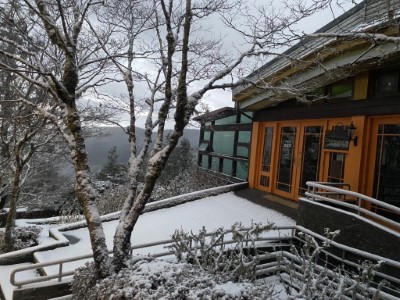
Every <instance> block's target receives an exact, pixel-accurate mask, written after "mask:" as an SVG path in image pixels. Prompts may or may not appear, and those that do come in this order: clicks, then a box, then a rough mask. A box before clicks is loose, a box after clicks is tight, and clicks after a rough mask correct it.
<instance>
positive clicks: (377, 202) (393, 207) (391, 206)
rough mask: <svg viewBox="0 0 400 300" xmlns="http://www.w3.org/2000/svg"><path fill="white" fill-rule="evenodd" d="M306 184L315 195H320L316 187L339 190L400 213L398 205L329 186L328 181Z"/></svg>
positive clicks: (341, 192) (308, 182)
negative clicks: (316, 191)
mask: <svg viewBox="0 0 400 300" xmlns="http://www.w3.org/2000/svg"><path fill="white" fill-rule="evenodd" d="M306 184H307V185H308V186H309V187H312V188H313V192H314V193H313V195H315V196H318V193H315V188H319V189H323V190H328V191H329V190H330V191H332V192H337V193H338V194H344V195H348V196H353V197H356V198H358V199H361V200H365V201H368V202H370V203H373V204H377V205H379V206H381V207H383V208H386V209H388V210H392V211H394V212H396V213H398V214H400V208H399V207H397V206H394V205H391V204H388V203H386V202H383V201H380V200H377V199H375V198H372V197H369V196H366V195H363V194H360V193H357V192H353V191H347V190H343V189H340V188H336V187H333V186H329V185H328V184H329V183H326V182H316V181H307V183H306Z"/></svg>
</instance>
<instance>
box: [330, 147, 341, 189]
mask: <svg viewBox="0 0 400 300" xmlns="http://www.w3.org/2000/svg"><path fill="white" fill-rule="evenodd" d="M344 163H345V154H344V153H336V152H331V153H330V159H329V170H328V182H343V181H344Z"/></svg>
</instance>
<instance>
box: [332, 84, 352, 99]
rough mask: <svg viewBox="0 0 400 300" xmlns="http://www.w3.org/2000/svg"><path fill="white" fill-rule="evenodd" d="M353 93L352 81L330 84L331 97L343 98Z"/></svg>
mask: <svg viewBox="0 0 400 300" xmlns="http://www.w3.org/2000/svg"><path fill="white" fill-rule="evenodd" d="M352 95H353V84H352V83H343V84H334V85H333V86H332V95H331V96H332V97H333V98H344V97H351V96H352Z"/></svg>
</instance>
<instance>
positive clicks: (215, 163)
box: [211, 157, 219, 172]
mask: <svg viewBox="0 0 400 300" xmlns="http://www.w3.org/2000/svg"><path fill="white" fill-rule="evenodd" d="M211 170H213V171H216V172H219V158H218V157H213V158H212V160H211Z"/></svg>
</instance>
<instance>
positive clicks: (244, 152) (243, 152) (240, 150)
mask: <svg viewBox="0 0 400 300" xmlns="http://www.w3.org/2000/svg"><path fill="white" fill-rule="evenodd" d="M236 154H237V155H238V156H244V157H249V148H247V147H242V146H238V147H237V151H236Z"/></svg>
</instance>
